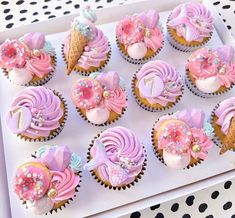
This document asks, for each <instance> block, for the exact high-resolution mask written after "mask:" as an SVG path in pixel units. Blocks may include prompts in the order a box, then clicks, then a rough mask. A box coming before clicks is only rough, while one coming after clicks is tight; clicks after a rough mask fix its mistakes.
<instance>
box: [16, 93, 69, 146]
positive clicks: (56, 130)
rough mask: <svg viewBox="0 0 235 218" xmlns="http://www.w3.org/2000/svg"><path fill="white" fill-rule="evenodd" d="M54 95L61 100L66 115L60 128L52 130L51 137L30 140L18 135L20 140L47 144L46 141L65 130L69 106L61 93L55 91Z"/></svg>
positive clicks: (61, 120)
mask: <svg viewBox="0 0 235 218" xmlns="http://www.w3.org/2000/svg"><path fill="white" fill-rule="evenodd" d="M53 93H54V94H55V95H56V96H58V97H59V98H60V100H61V102H62V105H63V111H64V114H63V117H61V118H60V120H59V123H60V126H59V127H58V128H57V129H54V130H51V132H50V135H49V136H47V137H43V136H42V137H39V138H35V139H33V138H30V137H28V136H24V135H21V134H17V137H19V138H20V139H23V140H25V141H29V142H46V141H49V140H51V139H53V138H55V137H56V136H57V135H59V133H60V132H61V131H62V130H63V128H64V126H65V122H66V120H67V117H68V105H67V103H66V101H65V99H64V97H63V96H62V95H61V94H60V93H59V92H57V91H55V90H53Z"/></svg>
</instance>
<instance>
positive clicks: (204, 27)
mask: <svg viewBox="0 0 235 218" xmlns="http://www.w3.org/2000/svg"><path fill="white" fill-rule="evenodd" d="M168 25H169V26H170V27H172V28H174V29H176V32H177V35H178V36H182V37H184V38H185V40H186V41H188V42H191V41H198V42H201V41H202V40H203V39H204V38H205V37H209V36H210V33H211V32H212V31H213V17H212V15H211V12H210V11H209V10H208V9H207V8H206V7H205V6H204V5H203V4H201V3H185V4H181V5H179V6H177V7H176V8H175V9H174V10H173V11H172V13H171V14H170V17H169V22H168Z"/></svg>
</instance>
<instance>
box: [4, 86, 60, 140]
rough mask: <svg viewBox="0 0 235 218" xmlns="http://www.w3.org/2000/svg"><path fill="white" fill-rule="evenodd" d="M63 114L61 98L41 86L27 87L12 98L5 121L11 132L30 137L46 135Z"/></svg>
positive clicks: (57, 124)
mask: <svg viewBox="0 0 235 218" xmlns="http://www.w3.org/2000/svg"><path fill="white" fill-rule="evenodd" d="M62 116H63V109H62V108H61V100H60V98H59V97H58V96H56V95H55V94H54V93H53V91H51V90H50V89H47V88H45V87H43V86H38V87H28V88H25V89H24V90H22V91H21V92H20V93H19V94H18V95H17V96H16V97H15V99H14V101H13V103H12V105H11V108H10V109H9V111H8V114H7V117H6V121H7V125H8V127H9V129H10V130H11V131H12V132H13V133H17V134H18V133H20V134H22V135H25V136H28V137H30V138H38V137H47V136H49V134H50V131H52V130H54V129H56V128H58V127H59V126H60V123H59V120H60V119H61V118H62Z"/></svg>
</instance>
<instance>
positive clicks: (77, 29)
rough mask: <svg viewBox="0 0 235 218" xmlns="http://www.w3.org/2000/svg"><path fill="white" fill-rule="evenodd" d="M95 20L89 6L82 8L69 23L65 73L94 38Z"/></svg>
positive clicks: (68, 71)
mask: <svg viewBox="0 0 235 218" xmlns="http://www.w3.org/2000/svg"><path fill="white" fill-rule="evenodd" d="M95 21H96V14H95V13H94V11H92V10H91V9H90V7H89V6H87V7H86V8H84V9H83V10H82V12H81V13H80V15H79V16H78V17H76V18H75V19H74V20H73V22H72V25H71V28H72V29H71V33H70V42H69V53H68V58H67V60H68V63H67V74H68V75H69V74H70V73H71V72H72V70H73V68H74V67H75V65H76V63H77V61H78V60H79V58H80V57H81V55H82V53H83V51H84V48H85V47H86V45H87V44H88V42H89V41H90V40H92V39H93V38H94V33H95V32H94V29H95V27H94V26H93V23H94V22H95Z"/></svg>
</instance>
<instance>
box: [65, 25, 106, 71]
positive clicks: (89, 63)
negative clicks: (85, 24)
mask: <svg viewBox="0 0 235 218" xmlns="http://www.w3.org/2000/svg"><path fill="white" fill-rule="evenodd" d="M95 30H96V31H95V37H94V39H93V40H90V41H89V42H88V45H87V46H86V47H85V49H84V52H83V53H82V55H81V57H80V58H79V59H78V63H77V65H78V66H79V67H82V68H83V69H88V68H89V67H99V66H100V63H101V62H102V61H105V60H107V55H108V53H109V51H110V47H109V41H108V38H107V37H106V36H105V35H104V34H103V32H102V31H101V30H100V29H98V28H96V29H95ZM69 41H70V35H68V36H67V37H66V39H65V42H64V54H65V56H68V53H69Z"/></svg>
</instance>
